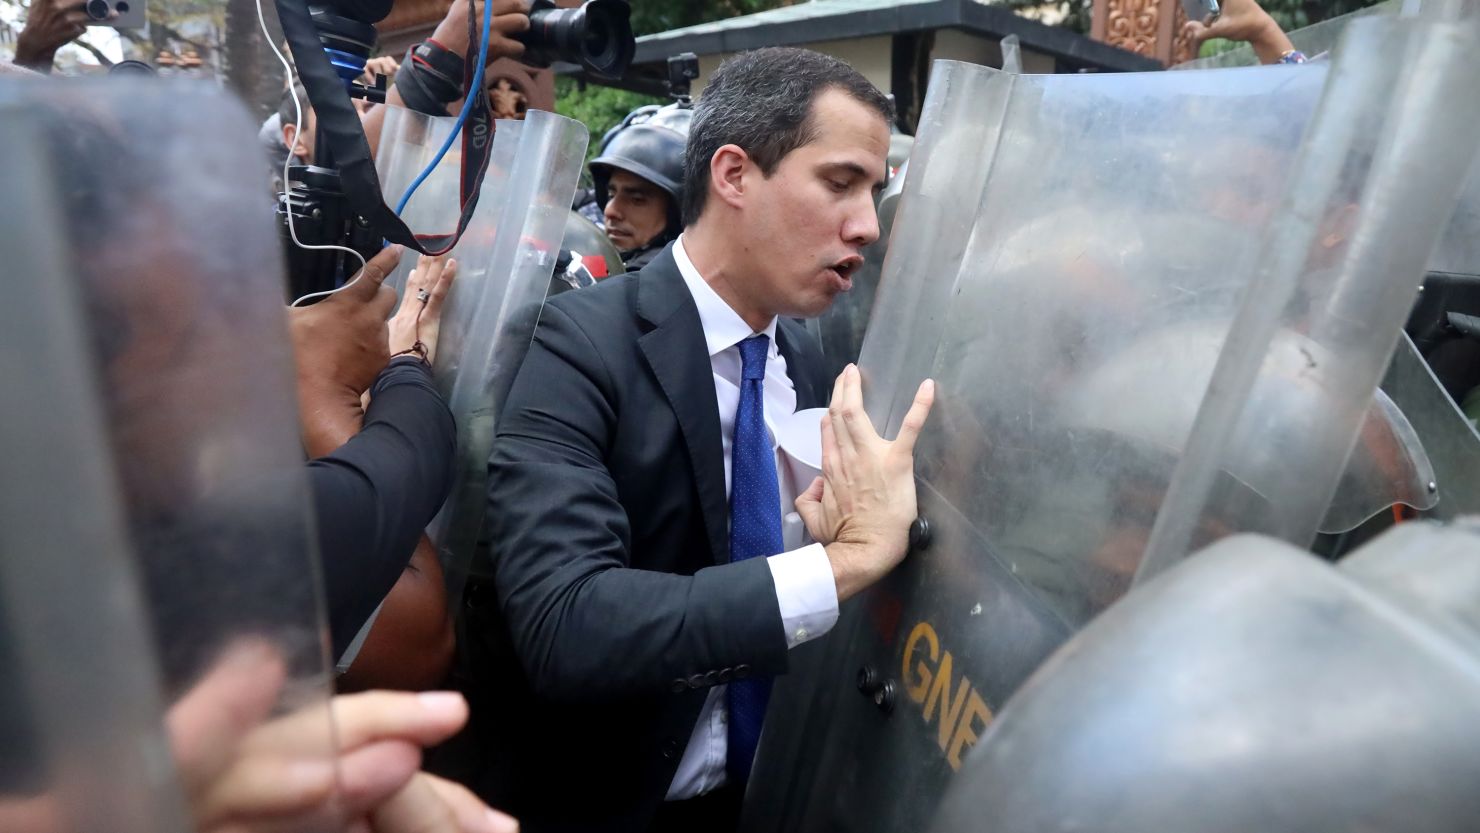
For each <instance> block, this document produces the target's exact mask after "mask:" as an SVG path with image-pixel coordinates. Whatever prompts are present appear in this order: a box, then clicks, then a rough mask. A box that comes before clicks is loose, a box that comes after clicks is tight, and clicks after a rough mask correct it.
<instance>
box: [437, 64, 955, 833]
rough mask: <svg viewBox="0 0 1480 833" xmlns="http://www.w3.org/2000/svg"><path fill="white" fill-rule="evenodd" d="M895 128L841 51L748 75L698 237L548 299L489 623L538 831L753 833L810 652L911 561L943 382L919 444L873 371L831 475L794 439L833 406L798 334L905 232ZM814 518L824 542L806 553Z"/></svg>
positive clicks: (707, 151)
mask: <svg viewBox="0 0 1480 833" xmlns="http://www.w3.org/2000/svg"><path fill="white" fill-rule="evenodd" d="M889 118H890V105H889V102H888V100H887V99H886V98H885V97H884V96H883V95H882V94H881V93H879V91H878V90H877V89H875V88H874V87H873V85H872V84H870V83H869V82H868V81H867V80H865V79H864V78H863V77H862V76H861V75H859V74H858V73H857V72H856V71H854V70H853V69H851V68H850V67H848V66H847V65H846V64H844V63H842V62H841V61H838V60H836V59H833V58H829V57H826V56H823V55H819V54H817V53H813V52H807V51H804V50H797V49H765V50H759V51H756V52H752V53H746V54H742V55H740V56H737V57H735V58H733V59H731V60H730V61H729V62H727V63H726V64H725V65H724V66H722V67H721V68H720V69H718V70H717V71H716V72H715V74H714V75H713V77H712V78H711V79H710V81H709V84H708V86H707V87H706V88H705V90H704V94H703V98H702V99H701V101H700V103H699V105H698V108H697V110H696V113H695V116H694V121H693V127H692V130H691V133H690V136H689V140H688V146H687V150H686V163H685V180H686V183H687V184H688V187H687V188H686V193H685V197H684V204H683V208H684V210H683V219H684V225H685V230H684V232H683V234H682V236H681V237H680V238H679V239H678V240H677V241H675V242H674V244H673V245H672V246H670V247H669V248H668V249H667V250H665V251H664V252H663V253H662V254H661V255H660V256H659V257H658V258H657V259H656V260H655V261H654V262H653V263H652V264H651V265H650V266H648V267H647V268H645V269H643V270H642V271H641V272H639V273H637V274H635V275H626V276H623V277H620V278H615V279H611V280H608V281H605V282H603V283H602V284H599V285H598V286H596V287H595V288H593V289H590V290H582V291H580V292H570V293H566V294H564V295H561V296H559V297H557V298H554V299H552V300H551V301H550V302H549V303H548V304H547V305H546V306H545V309H544V311H543V313H542V317H541V321H540V324H539V329H538V331H537V333H536V335H535V339H534V343H533V345H532V346H531V348H530V351H529V355H528V357H527V358H526V359H525V362H524V364H523V366H522V368H521V370H520V372H519V375H518V378H517V380H516V381H515V383H514V385H513V388H512V390H511V392H510V394H509V398H508V400H507V403H506V405H505V409H504V415H503V417H502V418H501V422H500V425H499V428H498V436H497V439H496V440H495V443H494V449H493V454H492V457H491V459H490V462H489V509H488V512H489V514H488V533H489V537H490V540H491V542H492V552H493V564H492V565H491V566H492V571H493V575H494V578H493V583H492V592H491V593H490V592H489V591H488V588H487V587H486V586H482V587H475V588H474V590H473V591H472V592H473V601H472V602H471V604H478V603H480V599H481V603H482V605H483V606H482V607H480V608H478V609H477V610H475V611H473V612H472V614H471V615H470V616H469V617H468V619H467V621H466V622H465V624H464V639H465V641H467V642H468V643H471V644H469V645H466V646H465V650H468V651H470V652H471V655H472V656H474V657H476V659H475V660H474V662H476V663H480V664H484V665H485V666H486V667H485V668H483V669H482V670H479V671H478V672H477V673H478V676H479V677H480V678H481V679H482V681H483V685H481V686H475V687H474V690H472V691H471V692H470V696H471V697H472V699H473V708H474V710H475V712H476V713H477V718H476V719H477V720H478V721H479V723H480V724H481V726H482V731H481V733H480V734H479V735H478V740H477V743H478V744H479V745H481V746H482V748H483V751H484V752H485V753H486V754H487V756H488V757H489V758H490V760H491V763H490V764H489V765H487V766H486V768H485V769H484V771H483V772H481V773H480V774H479V775H478V776H477V777H476V778H473V779H472V781H473V784H474V786H475V787H476V788H478V790H479V792H481V793H482V794H483V795H484V796H485V797H487V798H489V799H490V800H491V801H492V802H494V803H496V804H499V805H501V806H503V807H505V808H507V809H509V810H511V811H512V812H514V813H515V814H516V815H519V816H520V817H521V821H522V822H523V824H524V829H525V830H526V831H534V833H540V832H541V831H550V830H572V831H573V830H581V831H593V830H611V831H642V830H684V831H706V830H732V829H733V828H734V826H735V823H736V820H737V818H738V808H739V804H740V799H741V796H742V795H743V791H744V785H745V781H746V778H747V777H748V775H749V771H750V765H751V761H752V759H753V756H754V754H755V746H756V739H757V737H758V736H759V733H760V728H761V718H762V717H763V715H764V711H765V707H766V702H767V698H768V696H769V691H770V680H771V679H772V678H773V677H774V676H775V675H777V674H781V673H783V672H784V671H786V669H787V652H788V650H789V649H790V648H791V647H793V646H795V645H798V644H800V643H802V642H804V641H806V640H808V639H811V638H814V637H816V636H819V635H821V634H822V633H824V632H826V631H827V630H828V629H829V628H831V627H832V625H833V623H834V622H835V621H836V619H837V615H838V614H837V606H838V602H839V600H841V599H846V598H847V597H848V596H850V595H852V594H853V593H856V592H858V591H859V590H861V589H862V588H864V587H866V586H868V585H869V584H871V583H873V582H874V581H876V580H878V579H879V578H880V577H882V576H883V575H884V574H885V573H887V572H888V571H889V570H890V569H892V568H893V566H894V565H895V564H897V563H898V562H899V561H900V560H901V559H902V558H903V557H904V554H905V550H906V547H907V537H908V527H909V524H910V522H911V521H912V520H913V519H914V516H915V491H914V489H915V486H914V479H913V443H914V438H915V436H916V434H917V433H918V431H919V429H920V427H921V425H922V424H923V422H924V420H925V416H926V414H927V413H928V411H929V407H930V401H931V397H932V394H933V388H932V387H931V386H930V383H928V382H927V383H926V384H925V385H923V386H922V387H921V391H920V394H919V396H918V397H917V400H916V405H915V407H914V408H913V409H912V411H911V413H910V415H909V417H908V418H907V419H906V426H905V427H904V428H903V429H902V430H901V432H900V436H899V438H898V439H897V440H896V441H894V442H892V443H891V442H886V441H884V440H883V439H881V438H880V437H878V435H877V434H875V433H874V431H873V428H872V426H870V425H869V422H868V418H867V416H866V415H865V414H864V413H863V409H862V397H861V395H860V390H859V384H860V383H859V378H858V372H857V370H856V369H855V368H851V367H850V368H849V369H848V370H846V371H845V372H844V374H843V375H842V376H840V377H839V379H838V380H837V382H836V384H835V385H834V387H833V391H832V397H831V398H832V403H831V411H830V413H829V416H828V417H827V418H825V419H824V420H823V434H824V447H825V461H824V471H825V477H823V478H817V479H816V480H815V481H813V482H810V483H795V482H792V478H791V477H789V476H788V475H787V472H788V471H789V469H788V467H787V466H786V465H785V464H784V463H783V464H781V465H778V461H781V460H783V456H782V455H779V454H778V451H777V446H776V440H775V431H774V426H775V424H776V420H778V419H780V418H782V417H785V416H788V415H790V414H791V413H792V412H793V411H794V410H797V409H802V408H809V407H816V406H821V405H823V404H826V402H825V399H826V397H827V396H828V388H827V385H828V380H827V379H824V378H819V374H818V372H817V369H818V367H819V356H818V354H817V352H816V350H815V347H814V346H813V345H812V344H810V343H809V342H808V339H807V336H806V335H805V331H804V330H803V329H802V327H801V326H800V325H798V324H797V323H796V322H795V321H792V320H790V319H791V318H799V317H809V316H816V315H819V314H821V313H822V312H823V311H824V310H826V309H827V307H828V305H829V304H830V303H831V302H832V299H833V298H834V296H836V294H837V293H839V292H842V291H845V290H847V289H848V288H849V285H850V275H851V273H852V272H853V271H854V270H855V269H856V268H857V267H858V266H859V265H860V264H861V263H862V257H861V256H860V254H859V253H860V251H861V250H862V249H863V248H864V247H865V246H867V245H868V244H869V243H871V242H873V241H874V240H875V239H876V238H877V237H878V233H879V230H878V223H877V218H876V216H875V213H874V193H875V192H876V191H877V189H879V188H880V187H881V186H882V185H883V177H884V173H885V166H886V161H885V155H886V153H887V151H888V147H889V129H888V120H889ZM793 505H795V507H796V509H797V511H798V512H799V514H800V515H801V517H802V519H803V521H804V522H805V525H806V527H807V530H808V532H809V533H810V534H811V537H812V538H813V539H814V540H815V541H817V542H819V543H815V544H811V545H808V546H802V547H797V548H794V549H792V550H790V551H785V552H783V550H784V549H785V547H784V546H783V533H782V517H783V515H784V514H785V513H786V512H789V511H791V507H792V506H793ZM490 596H491V597H492V598H489V597H490ZM514 658H517V662H514V661H513V659H514Z"/></svg>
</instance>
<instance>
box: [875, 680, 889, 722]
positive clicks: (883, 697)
mask: <svg viewBox="0 0 1480 833" xmlns="http://www.w3.org/2000/svg"><path fill="white" fill-rule="evenodd" d="M874 705H875V706H878V707H879V711H881V712H883V713H884V714H893V713H894V681H893V680H885V681H884V685H882V686H880V687H879V690H878V691H876V692H874Z"/></svg>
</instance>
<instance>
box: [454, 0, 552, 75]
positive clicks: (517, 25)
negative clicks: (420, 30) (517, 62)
mask: <svg viewBox="0 0 1480 833" xmlns="http://www.w3.org/2000/svg"><path fill="white" fill-rule="evenodd" d="M489 1H490V2H492V3H493V22H492V24H491V26H490V28H489V31H488V60H489V61H490V62H491V61H494V60H496V59H498V58H517V57H519V56H520V55H523V54H524V44H522V43H520V42H519V41H517V40H515V39H514V37H515V36H516V35H518V34H520V33H522V32H527V31H529V0H489ZM469 14H472V15H473V26H474V28H475V29H476V30H477V31H479V32H481V31H483V0H453V2H452V7H451V8H449V9H448V10H447V16H446V17H444V18H442V22H441V23H439V24H437V29H436V31H434V32H432V40H434V41H436V42H437V43H440V44H441V45H442V46H443V48H445V49H447V50H448V51H450V52H454V53H456V54H458V55H462V56H463V57H467V51H468V15H469Z"/></svg>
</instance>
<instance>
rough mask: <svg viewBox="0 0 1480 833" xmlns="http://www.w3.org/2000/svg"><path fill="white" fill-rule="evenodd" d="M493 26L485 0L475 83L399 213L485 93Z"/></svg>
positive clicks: (404, 197)
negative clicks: (485, 73) (474, 101)
mask: <svg viewBox="0 0 1480 833" xmlns="http://www.w3.org/2000/svg"><path fill="white" fill-rule="evenodd" d="M492 27H493V6H492V4H490V3H488V2H484V4H483V38H482V39H481V40H480V41H479V42H478V66H477V68H476V69H474V70H473V83H472V84H471V85H470V86H469V88H468V95H467V97H466V98H465V99H464V101H463V106H462V112H461V113H458V114H457V123H456V124H454V125H453V126H452V132H451V133H448V134H447V141H445V142H443V143H442V149H441V150H439V151H437V155H436V156H435V157H434V158H433V159H432V161H431V163H430V164H428V165H427V167H426V170H424V171H422V172H421V174H420V175H419V176H417V177H416V179H415V180H414V181H413V182H412V183H411V187H409V188H407V189H406V193H405V195H403V196H402V197H401V202H400V204H399V205H397V206H396V213H397V214H400V213H401V212H402V211H404V210H405V209H406V203H408V202H411V195H412V194H414V193H416V189H417V188H420V187H421V184H422V183H423V182H425V181H426V178H427V177H429V176H431V175H432V171H434V170H436V168H437V166H438V165H440V164H441V163H442V157H444V156H446V155H447V150H448V149H449V148H451V147H452V143H453V142H455V141H457V137H458V134H460V133H462V129H463V124H464V123H465V122H466V121H467V120H468V113H470V112H472V110H473V96H475V95H482V94H483V65H484V62H485V61H487V60H488V32H489V30H490V29H491V28H492Z"/></svg>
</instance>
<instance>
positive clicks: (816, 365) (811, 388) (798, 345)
mask: <svg viewBox="0 0 1480 833" xmlns="http://www.w3.org/2000/svg"><path fill="white" fill-rule="evenodd" d="M776 349H777V350H778V351H779V352H780V353H781V357H782V358H783V359H786V375H787V376H790V377H791V386H792V388H793V389H795V390H796V394H797V410H798V411H805V410H807V409H808V408H821V407H823V406H825V405H827V394H826V393H824V391H826V392H830V390H831V389H830V388H828V387H827V380H824V379H820V378H819V375H820V373H819V370H820V368H821V365H822V363H821V360H820V359H821V357H820V356H819V355H817V351H816V349H815V344H814V342H813V340H812V336H811V334H810V333H808V332H807V328H806V326H805V325H802V324H798V323H796V322H794V321H788V320H787V319H785V318H783V319H781V320H780V321H778V322H776Z"/></svg>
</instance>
